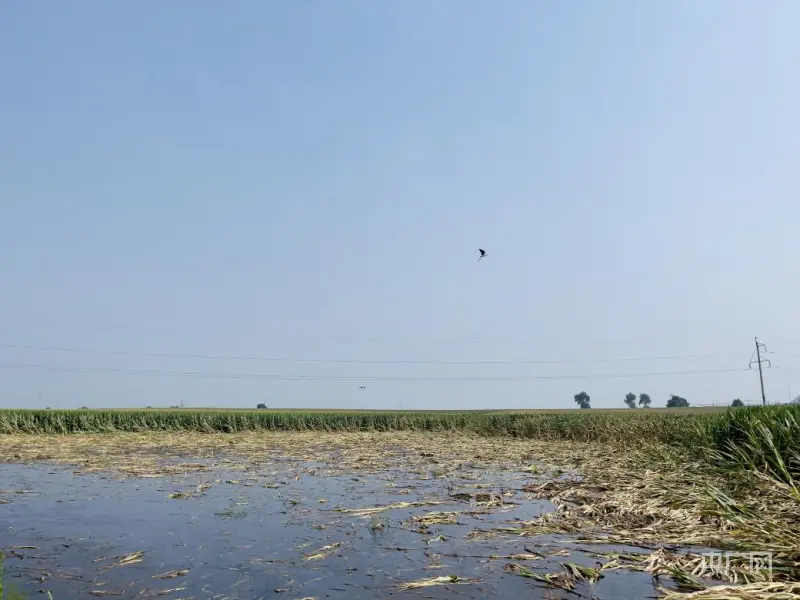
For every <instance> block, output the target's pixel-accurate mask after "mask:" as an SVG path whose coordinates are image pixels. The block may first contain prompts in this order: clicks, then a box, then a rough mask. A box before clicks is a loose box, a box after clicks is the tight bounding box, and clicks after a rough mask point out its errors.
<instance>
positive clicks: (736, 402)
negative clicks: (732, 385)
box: [731, 398, 744, 406]
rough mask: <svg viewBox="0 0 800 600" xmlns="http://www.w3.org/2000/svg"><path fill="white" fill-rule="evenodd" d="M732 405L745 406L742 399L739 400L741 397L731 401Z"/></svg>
mask: <svg viewBox="0 0 800 600" xmlns="http://www.w3.org/2000/svg"><path fill="white" fill-rule="evenodd" d="M731 406H744V402H742V401H741V400H739V398H736V400H734V401H733V402H731Z"/></svg>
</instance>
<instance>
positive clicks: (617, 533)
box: [0, 406, 800, 600]
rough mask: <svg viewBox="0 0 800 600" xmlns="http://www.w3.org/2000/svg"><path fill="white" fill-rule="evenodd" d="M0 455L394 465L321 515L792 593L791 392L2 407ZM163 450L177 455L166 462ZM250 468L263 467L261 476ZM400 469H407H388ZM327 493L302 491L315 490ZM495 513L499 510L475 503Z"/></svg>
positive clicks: (592, 574) (585, 575)
mask: <svg viewBox="0 0 800 600" xmlns="http://www.w3.org/2000/svg"><path fill="white" fill-rule="evenodd" d="M265 432H272V433H270V435H264V433H265ZM318 432H327V433H326V435H318ZM386 432H389V433H388V434H387V433H386ZM431 432H436V435H430V433H431ZM81 434H86V435H81ZM109 434H111V435H109ZM555 441H558V442H559V443H553V442H555ZM0 455H2V456H5V457H7V460H10V461H15V462H27V461H30V460H49V461H55V462H61V463H70V464H73V465H80V467H79V468H80V470H81V471H83V472H91V471H107V470H113V471H118V472H121V473H123V474H126V475H128V476H131V477H151V476H161V475H173V474H177V473H189V472H196V473H208V474H210V473H211V470H212V469H213V468H214V465H215V464H218V465H224V466H226V468H228V469H235V470H241V471H242V478H243V479H244V478H248V479H247V481H246V482H245V483H244V484H243V485H257V486H260V487H263V488H265V489H268V490H273V489H276V488H280V489H284V488H287V486H290V485H291V482H294V481H297V482H300V481H302V480H303V479H305V478H306V477H318V476H323V477H330V476H334V475H346V476H347V477H348V478H352V479H353V481H357V480H358V479H359V478H360V477H362V476H365V475H368V474H376V475H379V474H387V473H389V474H392V478H390V480H389V481H390V483H388V484H387V485H388V486H389V487H387V490H392V493H393V494H397V495H401V496H402V500H401V499H400V498H395V499H392V500H391V501H390V502H383V503H381V504H377V505H376V504H375V503H374V502H372V503H370V502H368V503H366V504H365V505H362V506H359V505H356V506H352V505H348V506H333V505H331V508H330V509H325V512H324V513H320V514H325V515H329V518H330V519H331V523H334V522H336V519H339V518H342V519H353V520H358V521H359V522H361V523H363V526H364V527H367V528H368V529H369V530H370V532H371V533H372V534H378V533H379V532H381V531H385V530H387V529H391V530H392V531H398V529H397V528H398V527H402V528H403V530H404V531H406V530H407V531H409V532H412V533H414V534H418V535H420V536H421V538H420V539H421V541H420V547H421V548H423V550H424V552H425V553H426V554H425V556H426V557H427V558H428V559H429V560H431V561H432V565H433V566H431V567H430V568H432V569H433V568H436V567H437V565H438V563H437V562H436V561H438V560H439V559H440V558H441V557H446V556H448V555H447V554H446V553H441V552H439V553H437V552H436V551H435V550H433V549H431V548H435V547H436V545H437V540H440V539H441V540H444V539H446V538H449V535H450V534H449V531H448V530H447V529H446V528H448V527H450V528H458V527H460V526H462V527H463V526H464V525H465V524H466V523H469V522H470V521H473V523H474V524H473V526H472V527H471V529H470V531H469V532H468V533H467V534H466V538H467V540H469V541H470V542H471V543H474V544H475V545H476V546H475V547H476V548H480V547H481V546H480V545H481V544H483V543H485V544H491V545H494V544H500V543H503V542H502V540H505V542H506V543H508V544H509V547H508V549H507V550H503V553H502V554H500V553H497V554H492V555H487V556H485V557H483V558H482V560H486V561H503V562H501V563H499V565H504V566H503V567H502V569H501V570H500V572H502V573H505V574H508V575H514V576H519V577H522V578H525V580H526V581H528V582H530V584H531V585H537V586H544V587H548V588H557V589H560V590H563V591H565V592H568V593H570V594H573V593H576V592H577V591H581V593H582V592H583V591H584V590H583V588H592V587H593V586H594V585H595V584H597V583H598V582H600V583H599V585H602V581H601V580H603V579H604V578H605V577H606V574H607V573H609V572H610V571H614V570H624V571H640V572H643V573H649V574H650V575H652V577H653V581H654V586H655V587H656V589H657V591H658V592H659V595H660V596H661V597H665V598H669V599H670V600H683V599H687V600H688V599H689V598H692V599H694V598H697V599H701V598H706V599H711V598H714V599H717V600H728V599H733V598H752V599H754V600H764V599H768V598H769V599H772V600H776V599H777V598H794V597H797V594H798V593H800V583H798V581H800V481H799V480H800V406H771V407H743V408H731V409H728V410H726V411H704V410H692V409H688V410H682V411H681V410H678V411H669V410H642V409H636V410H631V411H624V410H621V411H596V410H593V411H588V410H583V411H579V410H575V411H572V412H569V411H562V412H544V411H542V412H518V413H512V412H477V411H476V412H438V413H437V412H378V411H375V412H346V411H342V412H290V411H274V410H273V411H271V410H261V411H192V410H171V411H167V410H161V411H158V410H153V411H113V410H108V411H87V410H82V411H52V410H50V411H29V410H6V411H0ZM173 457H175V458H178V457H180V458H183V459H188V460H182V461H180V462H177V461H174V460H166V459H170V458H173ZM282 457H291V461H292V463H291V464H292V465H294V466H293V467H292V469H296V472H295V471H293V470H291V471H287V472H283V471H280V470H278V468H279V465H281V464H283V463H281V462H280V461H281V460H282ZM199 459H203V462H201V461H200V460H199ZM304 465H306V466H304ZM259 468H262V469H263V477H264V478H265V480H262V479H259V478H257V477H256V475H255V474H256V473H259V471H258V469H259ZM281 468H283V467H281ZM400 473H403V474H406V475H407V476H408V477H409V479H408V480H405V479H397V480H395V479H393V478H394V477H397V476H398V474H400ZM475 473H483V474H486V475H488V474H495V475H497V474H500V473H504V474H506V475H508V474H513V476H514V477H515V478H516V479H517V480H518V483H517V484H511V485H506V484H503V486H497V485H492V486H490V487H486V486H484V485H483V483H482V482H480V481H479V480H473V478H474V477H475ZM248 474H249V475H248ZM355 475H358V476H359V477H354V476H355ZM203 476H204V477H206V475H203ZM433 481H437V483H435V484H434V483H428V484H427V485H428V486H432V485H436V486H441V487H442V489H443V491H442V492H441V494H442V495H439V496H431V495H430V494H428V495H426V494H421V493H419V490H418V488H417V487H416V486H420V485H422V483H423V482H433ZM234 483H239V482H238V481H233V480H225V482H224V484H225V485H227V484H231V485H233V484H234ZM401 484H402V485H401ZM211 485H223V483H220V482H219V481H217V482H216V483H214V484H212V482H210V481H204V482H201V484H198V485H197V486H196V488H191V489H190V490H189V491H187V490H185V489H181V490H180V491H173V492H172V493H170V491H169V490H168V489H167V490H165V491H164V497H165V499H166V500H165V501H169V502H173V501H175V500H184V501H188V502H192V501H193V500H191V499H192V498H194V497H195V496H198V495H202V494H203V493H204V492H205V491H206V490H207V489H208V488H209V487H211ZM268 493H271V492H268ZM454 501H455V502H457V504H455V505H453V502H454ZM543 501H546V502H548V503H549V504H550V505H552V506H553V507H554V510H549V511H547V512H542V513H541V514H539V515H538V516H536V515H534V514H530V515H528V516H523V515H519V516H515V513H518V511H520V510H521V509H520V508H519V507H520V506H523V505H525V503H530V502H543ZM326 503H327V500H323V499H319V498H318V497H317V496H314V498H313V505H314V506H317V505H319V506H325V505H326ZM295 505H297V506H300V507H301V508H303V507H304V508H303V510H305V511H308V510H310V508H309V507H310V506H311V505H312V504H311V503H310V501H309V500H308V499H306V500H303V499H302V498H298V499H295V497H294V496H287V498H286V506H287V507H288V508H287V510H289V511H291V510H293V508H294V506H295ZM298 510H299V509H298ZM406 510H409V511H410V510H414V511H415V513H414V514H409V515H408V516H407V517H406V520H405V521H404V522H402V523H398V522H397V521H396V520H395V517H394V515H395V514H397V511H401V512H402V511H406ZM393 511H394V512H393ZM492 512H494V513H495V514H497V515H502V514H504V513H505V512H508V513H509V515H508V518H502V517H500V518H495V519H485V518H483V517H485V516H487V515H489V514H490V513H492ZM232 516H234V515H232V514H226V515H225V518H230V517H232ZM329 525H330V523H327V524H326V523H322V524H319V529H320V530H325V528H326V526H329ZM315 530H316V529H315ZM553 540H561V542H563V543H566V542H567V540H569V543H570V544H574V545H576V547H579V548H583V550H580V551H581V552H583V553H584V554H586V555H587V556H592V557H593V559H596V562H594V563H591V562H590V563H589V564H580V562H579V561H578V562H576V561H575V560H574V558H575V557H574V556H573V559H572V560H570V559H569V558H565V559H564V560H563V561H561V560H559V561H558V562H559V563H560V567H561V568H560V570H559V569H554V568H553V567H554V564H552V563H550V564H549V565H548V563H547V559H546V557H547V556H551V557H552V556H565V557H567V556H569V555H570V553H571V552H573V550H571V549H569V548H561V549H559V550H557V551H556V552H555V553H554V552H553V549H552V547H551V548H548V547H547V545H546V543H547V542H552V541H553ZM610 545H613V546H616V547H617V548H619V549H618V550H616V549H612V548H611V546H610ZM587 547H588V548H594V550H585V549H586V548H587ZM625 548H627V549H625ZM709 548H712V549H718V550H720V551H724V552H727V551H730V552H769V553H770V556H771V570H770V571H766V570H764V569H754V568H752V567H751V566H750V565H749V563H748V559H747V558H742V557H739V558H736V559H735V560H734V562H733V563H732V565H731V566H730V568H726V570H724V571H719V570H717V571H714V572H712V573H710V575H709V572H708V571H707V567H710V566H713V565H707V564H706V562H705V559H704V555H703V552H705V551H706V549H709ZM643 549H644V550H646V551H645V552H642V550H643ZM397 550H398V551H400V550H402V548H398V549H397ZM521 550H524V552H522V551H521ZM349 551H350V548H349V546H348V545H347V543H346V542H341V541H340V540H334V539H331V540H329V541H327V543H319V544H314V545H311V546H310V547H308V548H307V549H304V550H303V553H304V554H303V557H302V564H303V565H309V566H311V565H317V564H325V563H326V562H329V561H332V560H337V557H340V555H342V554H344V553H347V552H349ZM404 551H405V550H404ZM477 552H478V550H476V553H477ZM130 556H132V557H133V558H136V559H138V558H140V557H139V556H138V555H136V554H132V555H130ZM479 582H480V579H476V578H469V577H461V575H460V574H459V576H455V575H453V574H452V573H449V572H446V571H445V572H444V573H443V572H442V571H439V572H438V573H429V574H428V575H426V576H425V577H422V578H419V579H417V580H414V581H407V582H402V583H398V584H397V587H398V589H415V588H417V587H419V588H426V587H428V586H439V585H442V586H450V585H454V584H463V585H464V586H465V588H466V589H469V588H471V587H474V586H475V585H479V584H480V583H479ZM470 584H472V585H470ZM526 585H527V584H526ZM462 589H463V588H462ZM578 595H582V594H578ZM587 597H588V596H587Z"/></svg>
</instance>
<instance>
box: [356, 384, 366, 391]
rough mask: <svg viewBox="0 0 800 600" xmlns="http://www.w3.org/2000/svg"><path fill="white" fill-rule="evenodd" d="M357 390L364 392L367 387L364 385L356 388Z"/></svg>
mask: <svg viewBox="0 0 800 600" xmlns="http://www.w3.org/2000/svg"><path fill="white" fill-rule="evenodd" d="M358 389H360V390H365V389H367V386H365V385H362V386H361V387H360V388H358Z"/></svg>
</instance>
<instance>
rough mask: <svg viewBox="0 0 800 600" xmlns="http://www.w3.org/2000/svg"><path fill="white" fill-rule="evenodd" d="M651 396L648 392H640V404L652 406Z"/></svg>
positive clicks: (647, 406)
mask: <svg viewBox="0 0 800 600" xmlns="http://www.w3.org/2000/svg"><path fill="white" fill-rule="evenodd" d="M650 402H651V400H650V396H649V395H648V394H639V406H644V407H645V408H650Z"/></svg>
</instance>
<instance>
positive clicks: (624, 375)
mask: <svg viewBox="0 0 800 600" xmlns="http://www.w3.org/2000/svg"><path fill="white" fill-rule="evenodd" d="M0 368H2V369H33V370H39V371H57V372H63V373H109V374H117V375H134V376H157V377H158V376H161V377H195V378H200V379H272V380H310V381H354V380H358V381H366V380H369V381H536V380H549V381H571V380H592V379H632V378H636V377H658V376H677V375H700V374H707V373H733V372H741V371H744V370H746V369H741V368H730V369H699V370H693V371H654V372H653V371H651V372H647V373H622V374H607V375H520V376H485V377H482V376H467V377H434V376H419V377H407V376H383V375H366V376H355V375H282V374H275V373H213V372H203V371H154V370H140V369H113V368H104V367H58V366H54V365H37V364H21V363H16V364H15V363H5V364H1V363H0Z"/></svg>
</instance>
